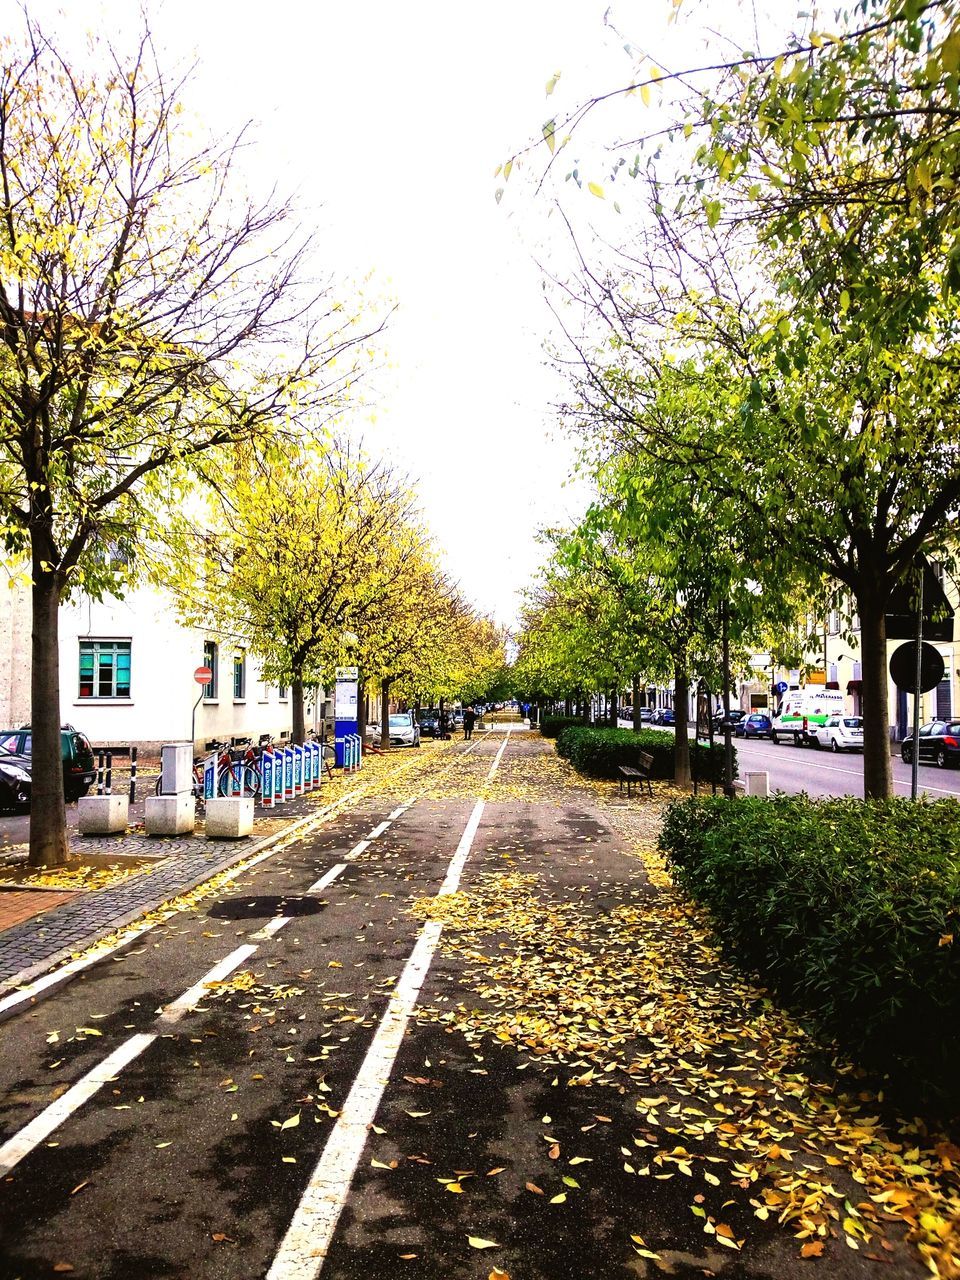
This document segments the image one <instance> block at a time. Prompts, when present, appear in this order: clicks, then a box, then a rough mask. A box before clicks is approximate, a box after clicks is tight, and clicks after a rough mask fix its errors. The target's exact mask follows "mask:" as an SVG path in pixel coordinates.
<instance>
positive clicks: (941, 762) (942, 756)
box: [934, 747, 947, 769]
mask: <svg viewBox="0 0 960 1280" xmlns="http://www.w3.org/2000/svg"><path fill="white" fill-rule="evenodd" d="M934 759H935V760H936V762H937V768H938V769H945V768H946V767H947V753H946V751H945V750H944V748H943V747H938V748H937V754H936V755H935V756H934Z"/></svg>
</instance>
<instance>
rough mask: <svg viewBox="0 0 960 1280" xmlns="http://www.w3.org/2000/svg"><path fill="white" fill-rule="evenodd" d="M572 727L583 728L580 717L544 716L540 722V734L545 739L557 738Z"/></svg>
mask: <svg viewBox="0 0 960 1280" xmlns="http://www.w3.org/2000/svg"><path fill="white" fill-rule="evenodd" d="M571 725H579V726H580V727H581V728H582V727H583V720H582V718H581V717H580V716H544V717H543V719H542V720H541V721H540V733H541V735H542V736H543V737H544V738H555V737H556V736H557V735H558V734H559V733H561V732H562V731H563V730H564V729H567V728H569V727H570V726H571Z"/></svg>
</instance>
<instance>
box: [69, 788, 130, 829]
mask: <svg viewBox="0 0 960 1280" xmlns="http://www.w3.org/2000/svg"><path fill="white" fill-rule="evenodd" d="M77 809H78V819H79V824H80V834H81V835H82V836H110V835H116V834H119V833H121V832H125V831H126V829H127V821H128V819H129V816H130V799H129V797H128V796H125V795H116V796H81V797H80V799H79V800H78V801H77Z"/></svg>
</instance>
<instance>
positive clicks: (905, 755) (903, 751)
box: [900, 747, 912, 764]
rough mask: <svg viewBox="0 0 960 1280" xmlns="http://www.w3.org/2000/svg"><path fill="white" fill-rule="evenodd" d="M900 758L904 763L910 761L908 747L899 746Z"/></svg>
mask: <svg viewBox="0 0 960 1280" xmlns="http://www.w3.org/2000/svg"><path fill="white" fill-rule="evenodd" d="M900 759H901V760H902V761H903V763H904V764H910V763H911V760H912V757H911V752H910V748H909V747H901V748H900Z"/></svg>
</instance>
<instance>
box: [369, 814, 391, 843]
mask: <svg viewBox="0 0 960 1280" xmlns="http://www.w3.org/2000/svg"><path fill="white" fill-rule="evenodd" d="M390 822H391V819H389V818H388V819H387V821H386V822H381V823H380V825H379V826H376V827H374V828H373V830H372V831H371V832H370V833H369V834H368V836H367V840H368V841H370V840H376V839H377V837H378V836H382V835H383V833H384V832H385V831H386V829H387V827H389V825H390Z"/></svg>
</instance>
